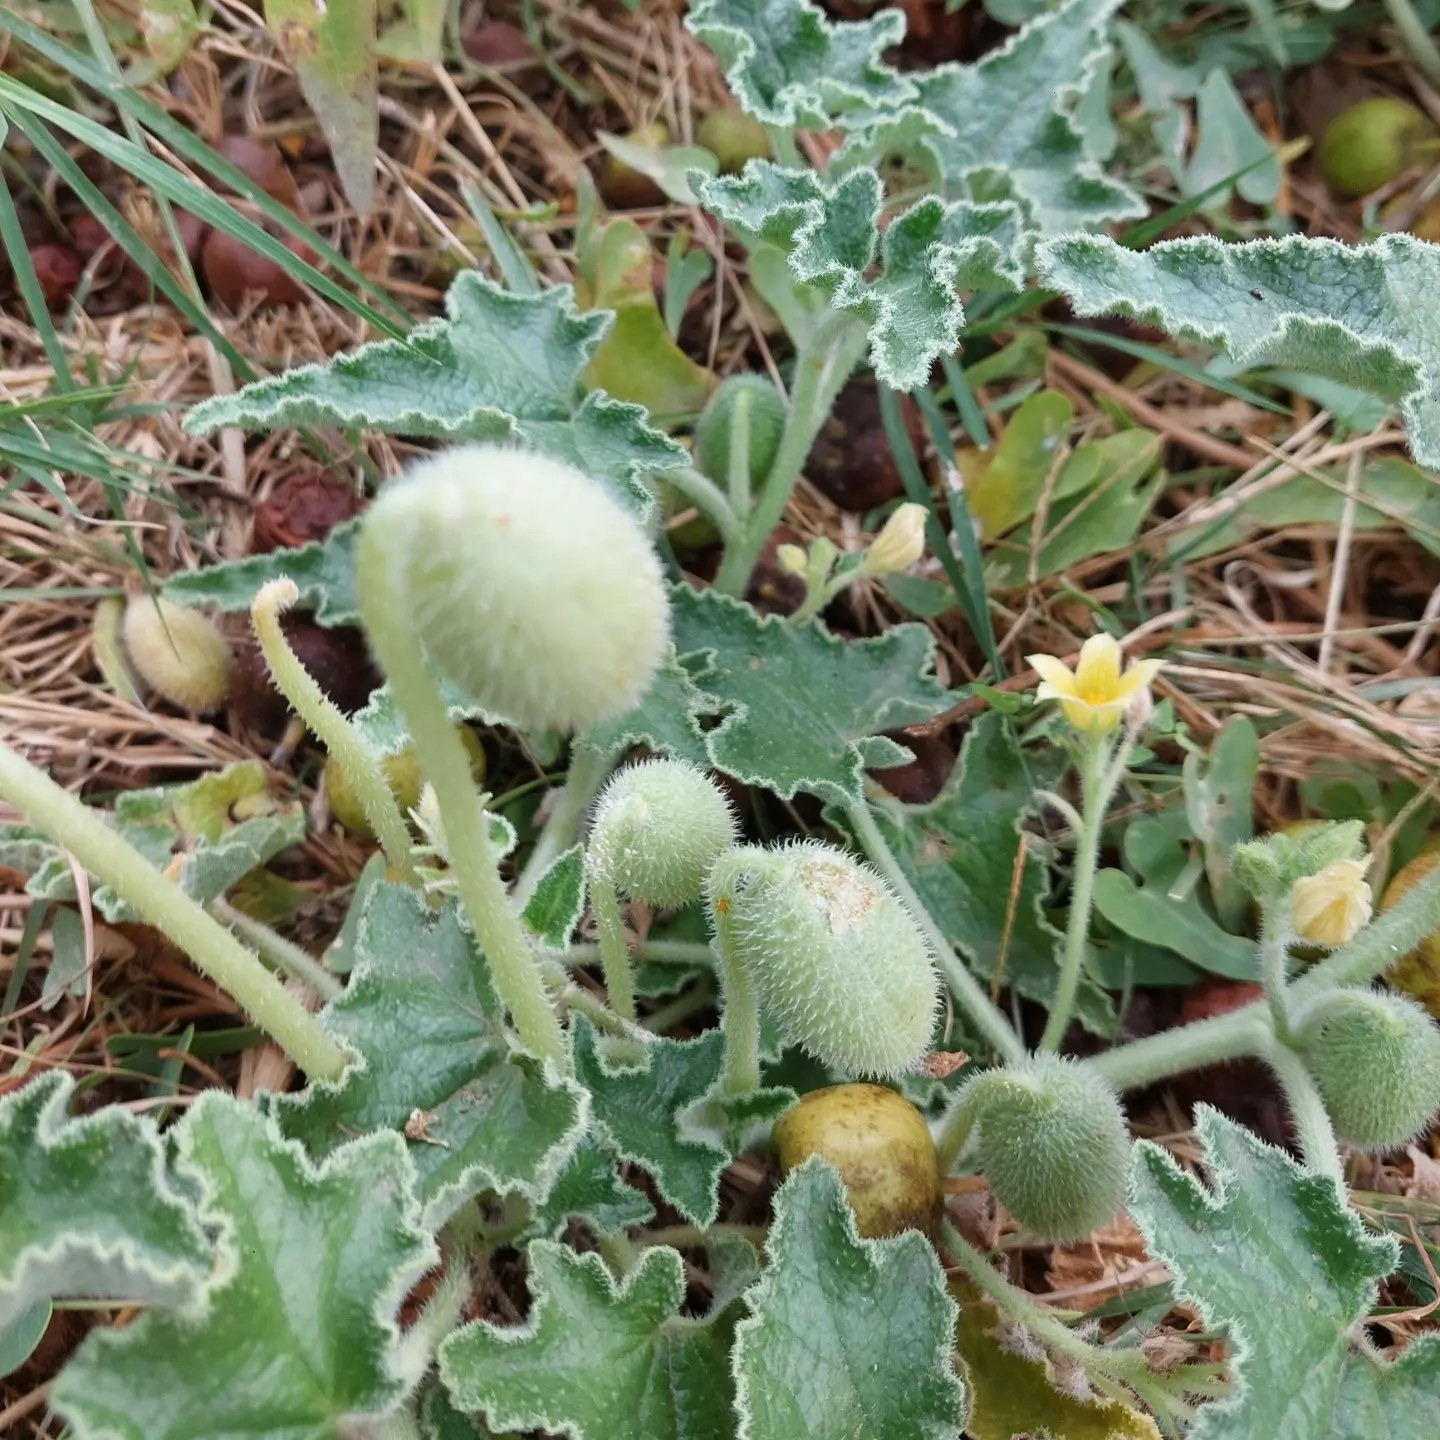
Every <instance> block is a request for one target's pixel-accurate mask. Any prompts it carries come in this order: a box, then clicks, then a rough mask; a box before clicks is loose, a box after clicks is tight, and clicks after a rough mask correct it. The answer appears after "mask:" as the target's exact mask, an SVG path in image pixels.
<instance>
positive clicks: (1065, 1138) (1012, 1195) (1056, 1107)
mask: <svg viewBox="0 0 1440 1440" xmlns="http://www.w3.org/2000/svg"><path fill="white" fill-rule="evenodd" d="M971 1087H973V1093H971ZM967 1101H968V1103H971V1104H974V1105H975V1106H976V1107H977V1109H976V1117H977V1120H976V1123H977V1126H978V1136H977V1142H976V1154H977V1157H978V1159H979V1162H980V1168H981V1170H982V1171H983V1172H984V1173H985V1175H986V1177H987V1178H988V1179H989V1181H990V1188H991V1190H993V1191H994V1193H995V1197H996V1199H998V1200H999V1201H1000V1203H1001V1204H1002V1205H1003V1206H1004V1207H1005V1208H1006V1209H1007V1210H1008V1211H1009V1212H1010V1213H1011V1214H1012V1215H1013V1216H1014V1217H1015V1218H1016V1219H1017V1220H1018V1221H1019V1222H1020V1223H1021V1224H1022V1225H1024V1226H1026V1227H1027V1228H1028V1229H1031V1230H1034V1231H1035V1232H1036V1233H1037V1234H1039V1235H1043V1236H1044V1237H1045V1238H1046V1239H1048V1240H1061V1241H1064V1240H1079V1239H1082V1238H1083V1237H1084V1236H1086V1235H1089V1234H1090V1233H1091V1231H1093V1230H1094V1229H1096V1228H1097V1227H1098V1226H1100V1225H1103V1224H1104V1223H1105V1221H1107V1220H1108V1219H1109V1218H1110V1217H1111V1216H1112V1215H1114V1214H1115V1212H1116V1211H1117V1210H1118V1209H1119V1208H1120V1205H1121V1202H1122V1201H1123V1200H1124V1198H1125V1172H1126V1168H1127V1166H1128V1164H1129V1159H1130V1131H1129V1128H1128V1127H1127V1126H1126V1124H1125V1116H1124V1113H1123V1112H1122V1111H1121V1109H1120V1102H1119V1100H1118V1099H1116V1097H1115V1092H1114V1091H1113V1090H1112V1089H1111V1088H1110V1086H1109V1085H1108V1084H1107V1083H1106V1082H1105V1081H1104V1080H1103V1079H1101V1078H1100V1076H1098V1075H1096V1074H1095V1073H1094V1072H1093V1071H1090V1070H1087V1069H1086V1068H1085V1067H1084V1066H1083V1065H1079V1064H1077V1063H1076V1062H1075V1061H1073V1060H1066V1059H1063V1058H1061V1057H1060V1056H1058V1055H1049V1054H1043V1053H1037V1054H1034V1055H1029V1056H1026V1058H1025V1059H1024V1060H1022V1061H1020V1062H1019V1063H1018V1064H1016V1065H1012V1066H1007V1067H1006V1068H1004V1069H1002V1070H988V1071H986V1073H985V1074H984V1075H981V1076H979V1077H978V1078H977V1079H975V1080H973V1081H971V1082H970V1086H969V1087H967V1089H966V1091H964V1092H962V1095H961V1099H960V1101H959V1102H958V1103H960V1104H965V1103H967Z"/></svg>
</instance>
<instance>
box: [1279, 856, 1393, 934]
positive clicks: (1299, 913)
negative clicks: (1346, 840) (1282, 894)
mask: <svg viewBox="0 0 1440 1440" xmlns="http://www.w3.org/2000/svg"><path fill="white" fill-rule="evenodd" d="M1372 908H1373V907H1372V897H1371V892H1370V886H1369V884H1368V883H1367V882H1366V879H1365V862H1364V861H1363V860H1336V861H1335V862H1334V863H1333V864H1330V865H1327V866H1326V867H1325V868H1324V869H1323V870H1321V871H1320V872H1319V873H1318V874H1315V875H1307V876H1306V877H1305V878H1304V879H1302V880H1297V881H1296V882H1295V888H1294V889H1293V890H1292V891H1291V892H1290V920H1291V924H1293V925H1294V927H1295V934H1296V935H1297V936H1298V937H1299V938H1300V939H1301V940H1307V941H1309V942H1310V944H1312V945H1324V946H1326V947H1327V948H1329V949H1331V950H1335V949H1338V948H1339V947H1340V946H1341V945H1348V944H1349V943H1350V941H1351V940H1353V939H1354V938H1355V936H1356V934H1358V933H1359V931H1360V930H1362V929H1364V927H1365V926H1366V925H1367V924H1368V923H1369V921H1370V914H1371V910H1372Z"/></svg>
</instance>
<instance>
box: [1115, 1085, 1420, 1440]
mask: <svg viewBox="0 0 1440 1440" xmlns="http://www.w3.org/2000/svg"><path fill="white" fill-rule="evenodd" d="M1362 1083H1363V1082H1362ZM1195 1132H1196V1134H1197V1135H1198V1136H1199V1138H1200V1143H1201V1145H1202V1146H1203V1147H1204V1152H1205V1154H1204V1164H1205V1167H1206V1169H1207V1170H1208V1171H1209V1172H1210V1187H1209V1188H1208V1189H1207V1188H1206V1187H1205V1186H1203V1185H1202V1184H1201V1183H1200V1182H1199V1181H1198V1180H1196V1179H1195V1178H1194V1177H1193V1176H1191V1175H1188V1174H1186V1173H1184V1172H1183V1171H1182V1170H1181V1169H1180V1168H1179V1167H1178V1166H1177V1165H1176V1164H1175V1162H1174V1161H1173V1160H1172V1159H1171V1158H1170V1156H1169V1155H1168V1154H1167V1153H1166V1152H1165V1151H1164V1150H1163V1149H1161V1147H1160V1146H1158V1145H1156V1144H1154V1143H1153V1142H1151V1141H1148V1140H1141V1141H1139V1142H1138V1143H1137V1144H1136V1146H1135V1153H1134V1158H1133V1160H1132V1161H1131V1168H1130V1213H1131V1214H1132V1215H1133V1216H1134V1218H1135V1223H1136V1224H1137V1225H1138V1226H1139V1227H1140V1230H1141V1233H1142V1234H1143V1235H1144V1236H1145V1243H1146V1247H1147V1248H1148V1250H1149V1252H1150V1254H1151V1255H1152V1256H1153V1257H1154V1258H1155V1259H1157V1260H1160V1261H1163V1262H1164V1264H1165V1265H1167V1266H1168V1267H1169V1268H1170V1270H1171V1272H1172V1273H1173V1274H1174V1276H1175V1281H1176V1286H1177V1294H1178V1296H1179V1298H1181V1299H1183V1300H1184V1301H1186V1302H1187V1303H1189V1304H1192V1305H1194V1306H1195V1308H1196V1309H1197V1310H1198V1311H1199V1312H1200V1315H1201V1317H1202V1319H1203V1321H1204V1323H1205V1325H1206V1327H1207V1328H1215V1327H1219V1328H1222V1329H1224V1330H1225V1331H1226V1333H1227V1335H1228V1337H1229V1341H1230V1347H1231V1353H1232V1358H1231V1368H1232V1371H1233V1383H1232V1391H1231V1394H1230V1395H1229V1396H1227V1397H1226V1398H1225V1399H1223V1400H1217V1401H1214V1402H1212V1403H1211V1404H1209V1405H1206V1406H1205V1407H1204V1408H1203V1409H1201V1411H1200V1413H1199V1417H1198V1419H1197V1421H1196V1423H1195V1426H1194V1428H1193V1429H1192V1430H1191V1431H1190V1440H1369V1437H1371V1436H1380V1435H1384V1436H1388V1437H1390V1440H1433V1437H1434V1436H1435V1435H1436V1434H1437V1433H1440V1336H1437V1335H1426V1336H1424V1337H1422V1338H1420V1339H1418V1340H1415V1341H1413V1342H1412V1343H1411V1344H1410V1345H1409V1346H1408V1347H1407V1348H1406V1349H1405V1351H1404V1353H1403V1354H1402V1355H1401V1356H1400V1358H1399V1359H1398V1360H1397V1361H1394V1362H1391V1363H1386V1362H1384V1361H1380V1360H1376V1359H1373V1358H1372V1357H1371V1356H1370V1355H1369V1354H1368V1353H1364V1352H1362V1351H1360V1350H1358V1349H1356V1348H1355V1345H1354V1343H1353V1342H1352V1340H1351V1338H1350V1334H1351V1331H1352V1329H1353V1328H1354V1327H1355V1326H1356V1325H1357V1324H1358V1323H1359V1322H1361V1321H1363V1320H1364V1318H1365V1316H1366V1315H1367V1313H1368V1312H1369V1309H1370V1307H1371V1305H1373V1304H1374V1302H1375V1297H1376V1293H1377V1288H1378V1282H1379V1281H1380V1280H1382V1279H1383V1278H1384V1277H1385V1276H1386V1275H1388V1274H1389V1273H1390V1271H1391V1270H1392V1269H1393V1268H1394V1266H1395V1262H1396V1258H1397V1254H1398V1250H1397V1247H1396V1244H1395V1241H1394V1240H1393V1239H1391V1238H1390V1237H1389V1236H1381V1235H1374V1234H1372V1233H1370V1232H1369V1231H1367V1230H1366V1228H1365V1226H1364V1225H1363V1224H1362V1223H1361V1221H1360V1218H1359V1216H1357V1215H1356V1214H1355V1213H1354V1211H1352V1210H1350V1209H1349V1208H1348V1207H1347V1206H1346V1205H1345V1203H1344V1202H1343V1200H1342V1199H1341V1197H1340V1195H1339V1193H1338V1191H1337V1190H1336V1187H1335V1183H1334V1181H1333V1180H1330V1179H1328V1178H1327V1177H1326V1176H1324V1175H1317V1174H1315V1173H1314V1172H1313V1171H1307V1170H1305V1169H1304V1168H1303V1167H1302V1166H1300V1165H1298V1164H1296V1163H1295V1161H1293V1160H1292V1159H1290V1157H1289V1156H1288V1155H1286V1154H1285V1153H1284V1152H1283V1151H1281V1150H1277V1149H1276V1148H1275V1147H1274V1146H1271V1145H1267V1144H1266V1143H1265V1142H1264V1141H1263V1140H1261V1139H1259V1138H1258V1137H1257V1136H1255V1135H1253V1134H1251V1132H1250V1131H1249V1130H1247V1129H1245V1128H1244V1127H1243V1126H1241V1125H1237V1124H1235V1123H1234V1122H1233V1121H1231V1120H1228V1119H1226V1117H1225V1116H1223V1115H1221V1114H1220V1112H1219V1111H1217V1110H1214V1109H1211V1107H1209V1106H1208V1105H1201V1106H1199V1107H1197V1109H1196V1112H1195Z"/></svg>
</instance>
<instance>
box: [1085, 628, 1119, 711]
mask: <svg viewBox="0 0 1440 1440" xmlns="http://www.w3.org/2000/svg"><path fill="white" fill-rule="evenodd" d="M1119 683H1120V642H1119V641H1118V640H1116V639H1115V637H1114V636H1113V635H1103V634H1102V635H1092V636H1091V637H1090V638H1089V639H1088V640H1087V641H1086V642H1085V643H1084V644H1083V645H1082V646H1081V647H1080V661H1079V663H1078V664H1077V665H1076V666H1075V688H1076V689H1077V690H1078V691H1079V692H1080V694H1081V695H1082V696H1084V698H1085V699H1087V700H1093V701H1098V702H1101V703H1103V702H1104V701H1106V700H1113V699H1114V698H1115V687H1116V686H1117V685H1119Z"/></svg>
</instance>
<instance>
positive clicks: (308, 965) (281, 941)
mask: <svg viewBox="0 0 1440 1440" xmlns="http://www.w3.org/2000/svg"><path fill="white" fill-rule="evenodd" d="M205 908H206V909H207V910H209V912H210V913H211V914H212V915H213V916H214V917H215V918H216V919H217V920H219V921H220V922H221V923H222V924H224V925H228V926H229V927H230V928H231V929H232V930H234V931H236V932H237V933H238V934H240V935H243V936H244V937H245V938H246V939H247V940H248V941H249V942H250V943H251V944H252V945H253V946H254V947H255V949H256V950H257V951H259V953H260V955H261V956H262V958H267V959H269V960H270V961H271V963H272V964H274V965H275V966H276V967H278V968H279V969H281V970H284V971H285V972H286V973H287V974H288V975H291V976H293V977H294V978H295V979H296V980H299V981H301V982H302V983H303V984H305V985H308V986H309V987H310V988H311V989H312V990H313V991H314V992H315V993H316V994H317V995H318V996H319V997H320V998H321V999H322V1000H334V999H335V998H336V997H337V996H339V995H340V994H341V993H342V992H343V991H344V989H345V987H344V986H343V985H342V984H341V983H340V981H339V979H338V978H337V977H336V976H334V975H332V974H331V973H330V972H329V971H328V970H327V969H326V968H325V967H324V966H323V965H322V964H321V963H320V962H319V961H318V960H317V959H316V958H315V957H314V956H313V955H307V954H306V953H305V951H303V950H302V949H301V948H300V947H299V946H298V945H295V944H292V943H291V942H290V941H289V940H287V939H286V938H285V937H284V936H283V935H277V934H276V933H275V932H274V931H273V930H272V929H271V928H270V927H269V926H268V925H266V924H263V923H262V922H261V921H259V920H255V919H252V918H251V917H250V916H249V915H247V914H246V913H245V912H244V911H243V910H237V909H236V908H235V907H234V906H233V905H232V904H230V902H229V901H228V900H221V899H215V900H212V901H211V902H210V903H209V905H207V906H206V907H205Z"/></svg>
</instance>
